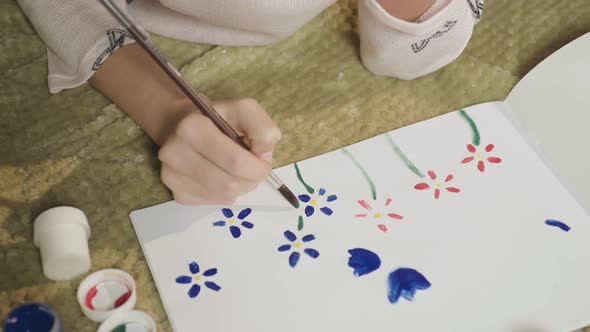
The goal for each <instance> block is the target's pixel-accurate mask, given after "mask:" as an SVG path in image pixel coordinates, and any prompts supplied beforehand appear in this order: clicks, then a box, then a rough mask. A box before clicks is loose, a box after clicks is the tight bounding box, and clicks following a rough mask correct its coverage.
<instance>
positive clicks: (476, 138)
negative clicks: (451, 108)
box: [459, 110, 481, 146]
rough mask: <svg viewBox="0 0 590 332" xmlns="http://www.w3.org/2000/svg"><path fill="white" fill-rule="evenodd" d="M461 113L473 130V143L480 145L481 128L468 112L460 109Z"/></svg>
mask: <svg viewBox="0 0 590 332" xmlns="http://www.w3.org/2000/svg"><path fill="white" fill-rule="evenodd" d="M459 115H460V116H461V117H463V119H465V121H467V123H468V124H469V127H471V130H472V131H473V145H475V146H479V143H480V141H481V136H480V135H479V130H478V129H477V125H476V124H475V121H473V119H472V118H471V117H470V116H469V115H467V112H465V111H464V110H460V111H459Z"/></svg>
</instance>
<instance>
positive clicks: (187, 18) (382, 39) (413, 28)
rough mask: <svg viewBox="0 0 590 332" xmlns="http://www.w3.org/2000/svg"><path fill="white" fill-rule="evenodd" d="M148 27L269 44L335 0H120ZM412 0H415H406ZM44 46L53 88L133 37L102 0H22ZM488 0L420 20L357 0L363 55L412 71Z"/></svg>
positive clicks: (191, 37)
mask: <svg viewBox="0 0 590 332" xmlns="http://www.w3.org/2000/svg"><path fill="white" fill-rule="evenodd" d="M116 1H117V3H118V4H119V6H120V7H122V8H124V9H125V10H126V11H127V12H128V13H129V14H130V15H131V16H132V17H134V18H135V19H136V20H137V21H138V22H139V23H140V25H141V26H142V27H143V28H144V29H145V30H147V31H151V32H154V33H157V34H160V35H164V36H168V37H172V38H176V39H180V40H186V41H192V42H197V43H206V44H214V45H227V46H242V45H266V44H271V43H274V42H277V41H279V40H281V39H284V38H286V37H288V36H289V35H290V34H292V33H293V32H294V31H296V30H297V29H299V28H300V27H301V26H303V25H304V24H306V23H307V22H308V21H310V20H311V19H312V18H313V17H315V16H316V15H318V14H319V13H320V12H322V11H323V10H324V9H326V8H327V7H328V6H330V5H332V4H333V3H334V2H335V1H336V0H135V1H133V2H131V4H129V5H128V4H127V1H125V0H116ZM408 1H412V0H408ZM18 3H19V5H20V6H21V8H22V10H23V11H24V12H25V14H26V15H27V16H28V18H29V19H30V21H31V22H32V24H33V26H34V27H35V29H36V31H37V33H38V34H39V35H40V37H41V38H42V39H43V41H44V42H45V44H46V46H47V54H48V67H49V75H48V82H49V90H50V91H51V92H52V93H56V92H59V91H61V90H63V89H68V88H73V87H77V86H79V85H81V84H84V83H85V82H86V81H88V79H89V78H90V77H91V76H92V75H93V74H94V72H95V71H96V70H97V69H98V68H99V67H100V65H101V64H102V63H104V61H105V60H106V59H107V57H108V56H109V55H111V54H112V53H113V52H114V51H116V50H117V49H119V48H120V47H122V46H123V45H126V44H128V43H132V42H133V40H132V38H130V36H129V34H128V33H127V32H126V31H124V30H122V29H121V27H120V25H119V24H118V23H117V22H116V21H115V20H114V19H113V18H112V17H111V15H110V14H109V13H108V12H107V11H106V10H105V9H104V8H103V7H102V5H101V4H100V2H99V1H98V0H18ZM482 11H483V0H438V1H437V2H436V3H435V4H434V5H433V6H432V7H431V8H430V9H429V10H428V11H427V12H426V13H424V15H423V16H422V17H421V18H420V19H418V20H417V21H416V22H406V21H403V20H401V19H398V18H396V17H393V16H391V15H389V14H388V13H387V12H386V11H385V10H384V9H383V8H382V7H381V6H380V5H379V4H378V3H377V0H359V34H360V40H361V59H362V62H363V64H364V65H365V67H366V68H367V69H368V70H370V71H371V72H373V73H375V74H378V75H387V76H393V77H397V78H401V79H413V78H416V77H419V76H423V75H426V74H428V73H431V72H433V71H436V70H438V69H439V68H441V67H443V66H445V65H447V64H448V63H450V62H452V61H453V60H454V59H455V58H456V57H457V56H458V55H459V54H461V52H462V51H463V49H464V48H465V46H466V44H467V42H468V41H469V39H470V37H471V34H472V30H473V26H474V25H475V24H476V23H477V22H478V20H479V18H480V17H481V14H482Z"/></svg>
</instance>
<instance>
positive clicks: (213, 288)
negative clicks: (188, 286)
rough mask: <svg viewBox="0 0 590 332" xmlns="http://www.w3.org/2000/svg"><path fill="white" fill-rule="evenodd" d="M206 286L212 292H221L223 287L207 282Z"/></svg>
mask: <svg viewBox="0 0 590 332" xmlns="http://www.w3.org/2000/svg"><path fill="white" fill-rule="evenodd" d="M205 286H206V287H207V288H209V289H211V290H214V291H216V292H219V290H221V287H220V286H219V285H218V284H216V283H214V282H213V281H205Z"/></svg>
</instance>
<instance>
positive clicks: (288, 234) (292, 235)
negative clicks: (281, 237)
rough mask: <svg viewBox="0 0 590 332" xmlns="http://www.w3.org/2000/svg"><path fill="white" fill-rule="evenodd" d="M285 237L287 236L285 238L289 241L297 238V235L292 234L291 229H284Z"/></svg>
mask: <svg viewBox="0 0 590 332" xmlns="http://www.w3.org/2000/svg"><path fill="white" fill-rule="evenodd" d="M284 234H285V237H286V238H287V240H289V241H291V242H295V240H297V236H296V235H295V234H293V232H291V231H285V233H284Z"/></svg>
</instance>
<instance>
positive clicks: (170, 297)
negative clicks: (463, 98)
mask: <svg viewBox="0 0 590 332" xmlns="http://www.w3.org/2000/svg"><path fill="white" fill-rule="evenodd" d="M500 108H501V107H500V105H499V104H496V103H488V104H483V105H477V106H473V107H470V108H468V109H466V110H465V111H466V114H467V115H468V117H469V118H470V119H472V120H473V122H474V124H475V126H476V127H477V129H478V132H479V134H480V137H481V141H480V144H479V146H477V147H475V146H474V148H476V150H477V151H476V152H475V153H471V152H470V151H468V147H467V145H468V144H472V145H473V144H474V140H473V139H474V131H473V130H472V129H471V127H470V126H469V123H468V121H466V118H464V117H462V116H461V115H460V114H459V113H457V112H455V113H450V114H447V115H444V116H440V117H437V118H434V119H431V120H429V121H425V122H422V123H418V124H415V125H412V126H409V127H406V128H402V129H399V130H396V131H393V132H391V133H388V134H386V135H391V136H390V137H391V138H392V139H393V141H394V142H395V143H396V144H397V146H398V147H399V149H400V150H401V151H402V152H403V153H404V155H405V157H406V158H407V159H408V160H409V161H410V162H411V163H413V165H414V166H415V167H416V170H415V171H412V170H411V169H410V168H409V167H408V165H407V164H406V163H404V162H402V159H401V158H400V155H399V154H396V153H395V152H394V150H393V148H392V146H391V144H390V143H389V142H388V140H387V139H386V136H384V135H381V136H378V137H375V138H372V139H370V140H367V141H364V142H361V143H358V144H355V145H352V146H350V147H348V148H346V150H347V151H349V153H350V155H352V156H353V157H354V158H355V159H356V161H357V162H358V163H359V164H360V165H361V166H362V167H363V168H364V170H365V171H366V173H367V175H368V177H369V178H370V180H371V181H372V182H373V183H374V187H375V193H376V198H377V199H376V200H374V199H373V196H372V191H371V187H370V185H369V182H368V181H367V178H365V177H364V176H363V174H362V171H361V169H360V168H359V167H358V166H357V165H356V164H355V162H353V160H352V159H351V158H350V157H349V156H348V155H346V154H345V153H344V152H343V151H342V150H337V151H333V152H331V153H328V154H325V155H322V156H319V157H316V158H312V159H309V160H306V161H302V162H299V163H298V166H299V168H300V171H301V175H302V177H303V179H304V181H305V182H306V183H307V184H308V185H309V186H311V187H313V188H314V189H315V192H314V194H313V195H310V196H312V198H317V199H318V202H319V203H318V205H315V207H314V208H315V213H314V214H313V215H312V216H311V217H307V216H306V215H305V212H304V208H305V206H306V205H307V204H304V203H302V207H301V208H300V209H299V210H295V209H293V208H291V207H290V206H289V205H288V204H287V203H286V202H285V201H283V200H282V198H281V197H280V196H279V195H278V194H277V193H276V192H275V191H274V190H272V189H271V188H269V187H268V186H266V185H263V186H261V187H260V188H258V190H257V191H255V192H253V193H251V194H249V195H247V196H245V197H243V198H242V199H241V200H240V201H239V202H238V203H236V205H235V206H231V207H186V206H181V205H178V204H176V203H174V202H169V203H165V204H163V205H159V206H155V207H152V208H147V209H143V210H139V211H134V212H133V213H132V214H131V217H132V220H133V224H134V227H135V229H136V232H137V234H138V237H139V239H140V242H141V244H142V247H143V250H144V253H145V255H146V257H147V260H148V263H149V266H150V269H151V272H152V274H153V276H154V279H155V281H156V284H157V287H158V290H159V293H160V296H161V298H162V300H163V303H164V306H165V308H166V311H167V313H168V317H169V318H170V320H171V322H172V325H173V327H174V329H175V331H177V332H191V331H208V332H213V331H257V332H263V331H306V332H315V331H339V332H345V331H469V332H472V331H523V332H524V331H562V330H563V331H566V330H571V329H574V328H578V327H580V326H582V325H584V324H585V323H588V322H590V311H589V309H588V308H590V296H589V295H590V284H589V280H590V264H589V263H588V262H590V241H588V238H589V235H590V223H589V221H590V220H589V217H588V215H586V213H585V212H584V210H583V209H582V207H581V206H580V205H579V204H578V203H577V202H576V200H574V199H573V197H572V196H571V195H570V194H569V193H568V192H567V191H566V190H565V189H564V187H563V186H562V185H561V184H560V182H559V180H558V179H557V178H556V177H554V176H553V175H552V173H551V172H550V171H549V169H548V168H547V167H546V166H545V164H544V163H543V161H542V160H541V159H540V158H539V156H538V155H537V154H536V153H535V152H534V151H533V149H531V148H530V147H529V146H528V145H527V143H526V141H525V140H524V139H523V138H522V137H521V135H520V134H519V132H518V131H517V130H515V129H514V127H512V125H511V123H510V121H508V120H507V119H506V118H505V116H504V115H503V113H502V112H501V111H500ZM489 144H493V145H494V147H493V149H492V150H491V151H490V152H487V151H486V147H488V146H489ZM488 149H490V148H488ZM478 153H479V154H480V156H479V157H480V158H481V159H478ZM469 157H474V158H475V159H474V160H473V161H471V162H468V163H462V161H464V160H465V159H466V158H469ZM489 157H497V158H501V162H499V163H498V161H499V160H498V159H491V160H493V161H495V163H492V162H490V161H489V160H488V159H487V158H489ZM479 160H481V161H483V162H484V166H485V169H484V171H483V172H482V171H480V170H479V169H478V166H477V165H478V161H479ZM429 170H433V171H434V172H435V173H436V176H437V179H436V181H435V180H432V179H431V178H430V176H429V175H428V171H429ZM276 173H277V174H278V175H279V177H281V179H282V180H283V181H284V182H285V183H286V184H287V185H288V186H289V187H290V188H291V189H293V190H294V191H295V192H296V193H297V194H307V192H306V190H305V188H304V186H303V185H302V183H301V182H300V181H299V180H298V179H297V176H296V172H295V169H294V166H293V165H289V166H286V167H283V168H280V169H278V170H277V171H276ZM420 173H421V174H423V175H424V176H425V177H424V178H422V177H420V176H419V175H418V174H420ZM449 174H452V175H453V178H452V179H450V181H448V182H445V179H448V177H447V176H448V175H449ZM420 183H427V184H428V185H429V187H430V189H428V190H426V189H425V190H418V189H416V186H417V185H418V184H420ZM437 183H440V184H441V186H440V187H437ZM423 187H425V186H424V185H418V188H423ZM447 187H451V188H452V189H450V190H451V191H457V190H456V189H453V188H457V189H459V190H460V191H459V192H450V191H447V190H445V188H447ZM320 188H325V189H326V193H325V194H324V195H323V196H320V195H319V190H320ZM436 188H439V189H441V192H440V196H439V198H438V199H435V197H434V196H435V195H434V189H436ZM330 195H337V199H336V200H333V198H332V199H331V200H333V201H331V202H326V199H327V197H329V196H330ZM388 198H391V201H390V203H389V204H388V205H387V206H385V205H386V203H387V202H388ZM359 200H365V201H366V203H367V204H369V205H370V206H371V208H372V210H370V211H368V210H367V209H365V208H364V207H363V206H362V205H361V204H359V202H358V201H359ZM310 203H311V201H310ZM323 206H327V207H329V208H330V209H331V210H332V211H333V213H332V214H331V215H326V214H324V213H322V212H321V211H320V210H318V208H319V207H323ZM222 208H230V209H231V210H232V211H233V213H234V217H233V218H227V217H225V216H224V215H223V214H222V211H221V209H222ZM246 208H251V209H252V212H251V214H250V215H249V216H248V217H246V218H244V219H245V220H247V221H248V222H251V223H252V224H253V225H254V227H253V228H251V229H248V228H247V227H244V226H242V225H241V220H239V219H237V218H236V216H237V214H238V213H239V212H240V211H242V210H244V209H246ZM377 213H381V214H382V215H381V217H380V218H377V217H376V214H377ZM360 214H367V215H368V216H367V217H366V218H363V217H359V216H356V215H360ZM388 214H392V216H393V217H389V216H388ZM393 214H395V215H393ZM300 215H302V216H303V218H302V219H303V221H304V225H303V229H302V230H301V231H298V219H299V218H298V217H299V216H300ZM400 217H403V219H402V220H399V218H400ZM230 219H235V220H234V223H232V224H231V225H230V224H229V223H228V222H229V221H230ZM547 219H555V220H559V221H561V222H563V223H565V224H567V226H568V227H570V229H569V231H564V230H562V229H561V228H558V227H554V226H550V225H547V224H546V223H545V222H546V220H547ZM217 221H226V225H225V226H214V225H213V223H214V222H217ZM246 225H247V224H246ZM380 225H381V226H380ZM229 226H239V227H240V229H241V236H240V237H239V238H234V236H232V234H231V232H230V229H229ZM385 229H386V231H384V230H385ZM287 230H290V231H292V233H294V234H295V235H296V236H297V237H298V239H297V241H295V242H290V240H289V239H287V238H286V236H285V234H284V232H285V231H287ZM308 234H313V235H314V236H315V239H314V240H313V241H309V242H301V239H302V238H303V236H304V235H308ZM306 239H309V238H306ZM300 242H301V244H302V247H300V248H296V247H295V246H294V245H295V244H296V243H300ZM285 244H290V245H291V248H290V250H289V251H284V252H281V251H279V250H278V248H279V247H281V246H283V245H285ZM303 248H313V249H316V250H317V251H318V252H319V257H317V258H312V257H311V256H310V255H308V254H305V253H304V252H303V251H302V249H303ZM353 248H364V249H367V250H370V251H371V252H374V253H376V254H378V255H379V257H380V260H381V264H380V266H379V268H378V269H376V270H374V271H372V272H370V273H368V274H366V275H362V276H355V275H354V274H353V268H351V267H350V266H349V265H348V263H349V257H350V255H349V252H348V251H349V250H350V249H353ZM292 251H298V252H300V259H299V261H298V263H297V264H296V265H295V266H294V267H292V266H291V265H290V264H289V257H290V255H291V252H292ZM312 253H313V252H312ZM191 262H196V263H198V265H199V272H198V273H192V272H195V271H196V270H195V269H193V271H192V272H191V271H190V269H189V264H190V263H191ZM213 268H215V269H217V270H216V273H215V275H212V276H204V275H203V274H204V272H205V271H207V270H209V269H213ZM399 268H410V269H414V270H415V271H417V272H419V273H420V274H421V276H423V277H424V278H425V279H427V281H428V283H429V284H430V287H428V288H426V289H418V290H416V293H415V295H414V297H413V300H408V299H406V298H404V297H399V298H398V299H397V301H396V302H395V303H391V301H390V300H389V299H388V290H389V285H388V278H389V276H390V273H392V272H393V271H395V270H397V269H399ZM205 274H213V271H212V270H209V273H205ZM179 277H180V279H181V281H183V282H187V281H188V280H190V283H188V284H183V283H178V282H177V278H179ZM195 277H197V279H198V280H197V279H195ZM183 278H184V279H187V280H182V279H183ZM205 281H209V282H214V283H215V285H217V286H220V287H221V289H220V290H215V289H211V288H208V287H206V286H205ZM195 283H196V284H199V285H200V292H199V294H198V295H197V296H196V297H194V298H191V297H190V296H189V294H188V292H189V289H190V288H191V287H192V285H193V284H195ZM210 285H211V286H212V288H216V287H215V285H213V284H210ZM422 288H424V287H422Z"/></svg>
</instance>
